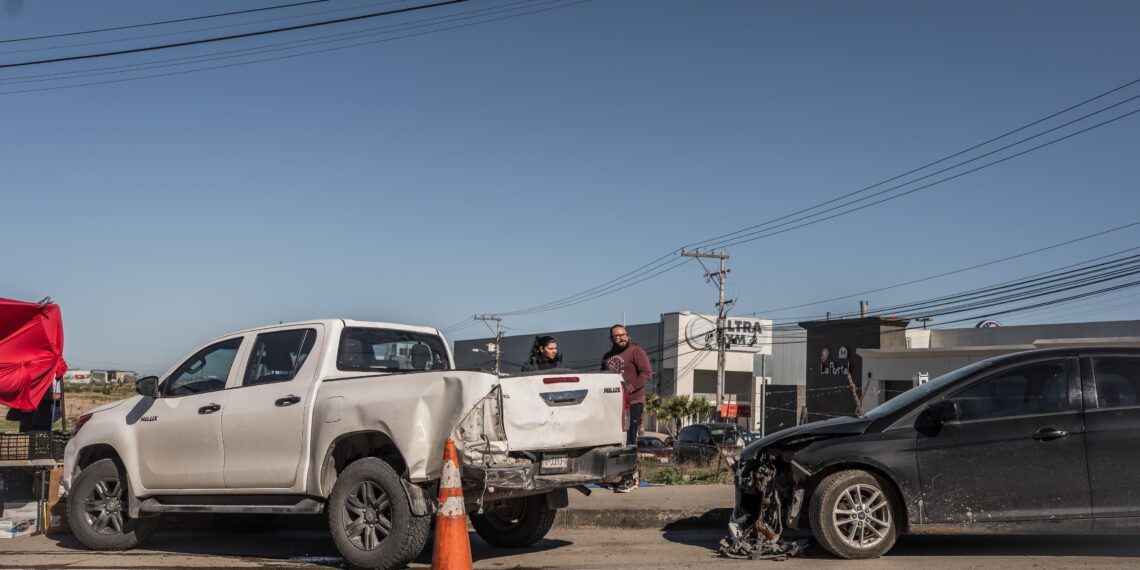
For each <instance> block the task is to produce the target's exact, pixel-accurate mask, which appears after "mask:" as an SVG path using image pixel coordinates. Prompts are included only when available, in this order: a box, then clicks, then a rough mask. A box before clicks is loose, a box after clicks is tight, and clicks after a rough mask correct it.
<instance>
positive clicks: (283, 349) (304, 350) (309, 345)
mask: <svg viewBox="0 0 1140 570" xmlns="http://www.w3.org/2000/svg"><path fill="white" fill-rule="evenodd" d="M316 340H317V331H315V330H313V329H298V330H290V331H278V332H271V333H263V334H259V335H257V341H255V342H254V344H253V351H252V352H250V355H249V364H248V365H247V366H246V368H245V378H244V379H243V380H242V386H255V385H257V384H268V383H270V382H288V381H289V380H292V379H293V377H294V376H296V375H297V371H298V370H300V369H301V365H302V364H304V363H305V359H307V358H308V357H309V353H310V352H311V351H312V350H313V344H314V343H316Z"/></svg>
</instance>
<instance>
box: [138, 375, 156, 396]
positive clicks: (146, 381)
mask: <svg viewBox="0 0 1140 570" xmlns="http://www.w3.org/2000/svg"><path fill="white" fill-rule="evenodd" d="M135 391H137V392H138V393H139V394H142V395H143V396H146V397H148V398H157V397H158V376H145V377H143V378H139V381H138V382H135Z"/></svg>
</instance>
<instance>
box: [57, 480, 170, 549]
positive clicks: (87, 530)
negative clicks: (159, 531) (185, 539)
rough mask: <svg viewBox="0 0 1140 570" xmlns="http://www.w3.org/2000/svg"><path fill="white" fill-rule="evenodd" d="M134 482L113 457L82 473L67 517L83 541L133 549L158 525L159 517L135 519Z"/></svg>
mask: <svg viewBox="0 0 1140 570" xmlns="http://www.w3.org/2000/svg"><path fill="white" fill-rule="evenodd" d="M130 497H131V490H130V485H129V484H128V482H127V478H126V476H125V475H123V474H122V473H120V471H119V466H118V465H116V464H115V461H114V460H112V459H101V460H99V461H96V462H95V463H92V464H91V465H89V466H87V468H86V469H84V470H83V471H80V472H79V476H78V477H76V478H75V484H74V485H72V488H71V494H70V495H68V498H67V520H68V523H69V524H70V525H71V532H72V533H73V534H74V535H75V538H77V539H79V542H81V543H83V545H84V546H86V547H87V548H90V549H91V550H129V549H131V548H134V547H136V546H138V545H139V544H141V543H142V542H143V541H144V540H146V539H147V538H148V537H150V535H152V534H154V531H155V529H156V528H157V527H158V517H146V518H137V519H136V518H131V517H130V515H129V514H128V512H127V511H128V509H127V506H128V504H129V501H130Z"/></svg>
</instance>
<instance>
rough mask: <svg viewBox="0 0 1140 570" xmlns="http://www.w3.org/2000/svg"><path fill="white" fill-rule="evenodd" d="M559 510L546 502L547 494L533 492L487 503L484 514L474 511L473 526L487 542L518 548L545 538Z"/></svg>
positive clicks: (472, 516)
mask: <svg viewBox="0 0 1140 570" xmlns="http://www.w3.org/2000/svg"><path fill="white" fill-rule="evenodd" d="M557 514H558V511H557V510H555V509H552V508H550V507H549V506H548V505H547V504H546V495H530V496H528V497H518V498H515V499H505V500H502V501H495V502H494V503H490V504H488V505H486V506H484V507H483V514H474V513H473V514H472V515H471V526H473V527H475V532H476V533H478V534H479V538H482V539H483V540H485V541H487V543H488V544H491V545H494V546H500V547H503V548H519V547H522V546H530V545H532V544H534V543H536V542H538V541H540V540H542V538H543V537H544V536H546V533H548V532H550V527H551V526H553V525H554V517H555V515H557Z"/></svg>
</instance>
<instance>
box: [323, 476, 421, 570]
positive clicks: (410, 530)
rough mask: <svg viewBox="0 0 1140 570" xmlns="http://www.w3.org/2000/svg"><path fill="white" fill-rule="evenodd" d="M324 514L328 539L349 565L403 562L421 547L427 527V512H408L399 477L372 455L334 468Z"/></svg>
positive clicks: (397, 565) (380, 565)
mask: <svg viewBox="0 0 1140 570" xmlns="http://www.w3.org/2000/svg"><path fill="white" fill-rule="evenodd" d="M328 513H329V530H330V531H331V532H332V537H333V542H335V543H336V547H337V550H339V551H340V554H341V556H343V557H344V560H345V561H346V562H348V564H349V566H350V567H353V568H380V569H389V568H400V567H403V566H405V565H406V564H408V563H409V562H411V561H412V560H414V559H415V557H416V556H418V555H419V553H420V552H421V551H423V548H424V545H425V544H427V539H428V534H429V530H430V528H431V516H430V515H424V516H418V515H416V514H414V513H413V512H412V507H411V502H410V501H409V499H408V495H407V491H405V490H404V484H403V482H402V481H401V479H400V476H399V475H397V474H396V472H395V471H394V470H393V469H392V467H391V466H389V465H388V464H387V463H385V462H384V461H383V460H381V459H378V458H375V457H366V458H364V459H360V460H357V461H354V462H353V463H351V464H350V465H349V466H348V467H346V468H345V469H344V471H342V472H341V473H340V476H339V477H337V480H336V484H335V485H333V489H332V494H330V495H329V501H328ZM381 535H383V536H381Z"/></svg>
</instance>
